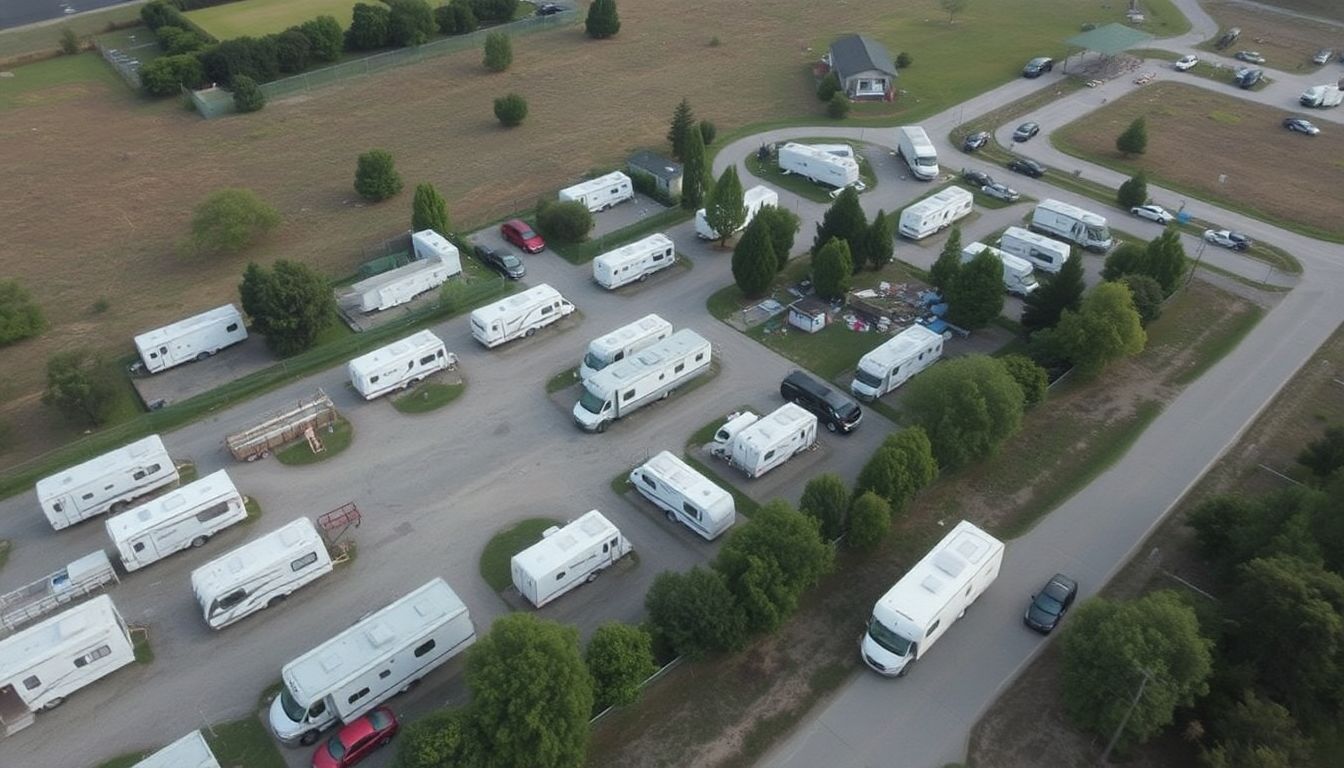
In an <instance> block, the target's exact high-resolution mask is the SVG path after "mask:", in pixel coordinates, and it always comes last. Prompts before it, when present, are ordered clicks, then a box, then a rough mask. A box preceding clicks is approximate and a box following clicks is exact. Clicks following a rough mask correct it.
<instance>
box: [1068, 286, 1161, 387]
mask: <svg viewBox="0 0 1344 768" xmlns="http://www.w3.org/2000/svg"><path fill="white" fill-rule="evenodd" d="M1047 333H1050V334H1051V335H1052V338H1053V339H1054V341H1055V342H1056V343H1057V344H1058V345H1059V349H1060V350H1061V351H1062V352H1063V353H1064V355H1065V356H1066V357H1067V358H1068V359H1069V361H1070V362H1072V363H1073V365H1074V367H1075V368H1076V370H1077V371H1078V374H1079V375H1080V376H1085V377H1091V376H1096V375H1097V374H1099V373H1101V371H1102V370H1103V369H1104V368H1105V367H1106V366H1107V365H1108V364H1110V363H1111V362H1113V361H1115V360H1119V359H1121V358H1124V357H1133V356H1134V355H1137V354H1139V353H1140V352H1142V351H1143V346H1144V344H1146V343H1147V341H1148V334H1146V333H1144V331H1143V324H1142V323H1141V322H1139V313H1138V312H1137V311H1135V309H1134V299H1133V297H1131V296H1130V295H1129V288H1128V287H1127V286H1125V284H1124V283H1110V282H1107V283H1102V284H1101V285H1098V286H1097V287H1095V288H1093V289H1092V291H1091V292H1090V293H1089V294H1087V296H1086V297H1084V298H1083V303H1082V306H1081V307H1079V309H1078V311H1077V312H1074V311H1072V310H1065V311H1064V313H1063V314H1062V315H1061V316H1060V318H1059V324H1058V325H1056V326H1055V327H1054V329H1052V330H1050V331H1047Z"/></svg>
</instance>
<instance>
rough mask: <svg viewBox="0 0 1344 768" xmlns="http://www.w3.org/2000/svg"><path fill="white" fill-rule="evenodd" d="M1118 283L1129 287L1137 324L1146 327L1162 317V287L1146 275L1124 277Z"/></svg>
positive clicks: (1163, 298) (1163, 297)
mask: <svg viewBox="0 0 1344 768" xmlns="http://www.w3.org/2000/svg"><path fill="white" fill-rule="evenodd" d="M1120 282H1122V283H1124V284H1125V285H1126V286H1128V287H1129V294H1130V296H1131V297H1133V299H1134V311H1135V312H1138V313H1139V322H1140V323H1142V324H1143V325H1148V324H1149V323H1151V322H1153V321H1154V320H1156V319H1157V318H1159V317H1161V316H1162V302H1163V301H1164V300H1165V298H1166V297H1165V295H1164V294H1163V293H1162V285H1161V283H1159V282H1157V281H1156V280H1154V279H1153V278H1151V277H1149V276H1148V275H1125V276H1124V277H1122V278H1120Z"/></svg>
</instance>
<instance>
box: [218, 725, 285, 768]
mask: <svg viewBox="0 0 1344 768" xmlns="http://www.w3.org/2000/svg"><path fill="white" fill-rule="evenodd" d="M204 732H205V741H206V743H207V744H209V745H210V751H211V752H214V753H215V759H217V760H218V761H219V764H220V765H228V766H246V767H247V768H285V758H284V757H283V756H282V755H281V754H280V749H279V747H277V746H276V745H275V738H274V737H273V736H271V734H270V731H268V730H266V726H264V725H262V724H261V721H260V720H259V719H257V718H256V717H255V716H249V717H245V718H243V719H242V720H233V721H231V722H227V723H220V724H219V725H212V726H210V727H208V728H206V729H204Z"/></svg>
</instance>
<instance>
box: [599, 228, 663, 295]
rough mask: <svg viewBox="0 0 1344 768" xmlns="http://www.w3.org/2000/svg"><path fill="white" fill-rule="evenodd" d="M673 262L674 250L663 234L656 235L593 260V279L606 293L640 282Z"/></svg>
mask: <svg viewBox="0 0 1344 768" xmlns="http://www.w3.org/2000/svg"><path fill="white" fill-rule="evenodd" d="M676 263H677V249H676V248H675V247H674V246H673V245H672V241H671V240H669V239H668V238H667V235H664V234H661V233H658V234H653V235H649V236H648V237H646V238H644V239H643V240H636V241H635V242H633V243H629V244H627V245H623V246H621V247H620V248H617V249H615V250H613V251H607V252H606V253H604V254H602V255H601V256H598V257H597V258H596V259H593V279H594V280H596V281H597V284H598V285H600V286H602V287H603V288H606V289H607V290H615V289H616V288H620V287H621V286H623V285H628V284H629V283H633V282H635V281H637V280H638V281H640V282H643V281H644V280H646V279H648V277H649V275H651V274H653V273H654V272H657V271H658V270H660V269H667V268H668V267H670V266H672V265H673V264H676Z"/></svg>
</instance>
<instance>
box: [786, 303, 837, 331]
mask: <svg viewBox="0 0 1344 768" xmlns="http://www.w3.org/2000/svg"><path fill="white" fill-rule="evenodd" d="M830 308H831V306H830V305H829V304H827V303H826V302H824V301H822V300H821V299H818V298H817V297H815V296H804V297H803V298H801V299H799V300H797V301H795V302H793V303H792V304H790V305H789V325H792V326H793V327H794V328H797V329H799V330H801V331H804V332H805V333H816V332H817V331H820V330H821V329H822V328H825V327H826V312H827V311H828V310H829V309H830Z"/></svg>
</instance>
